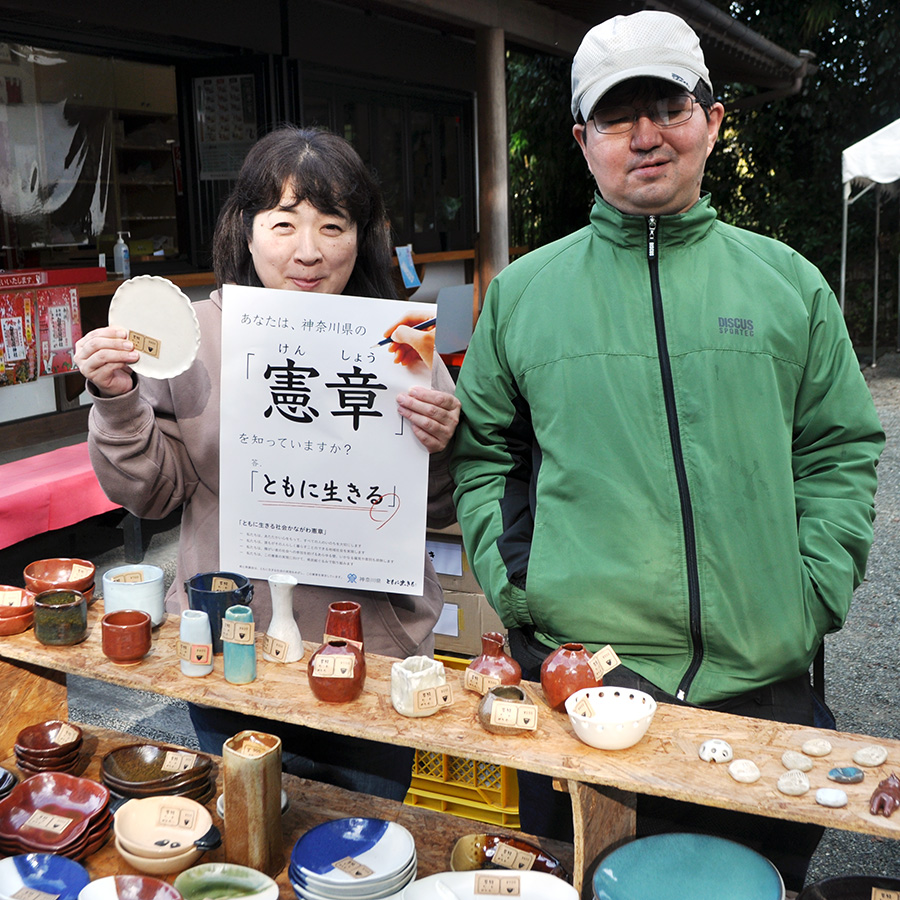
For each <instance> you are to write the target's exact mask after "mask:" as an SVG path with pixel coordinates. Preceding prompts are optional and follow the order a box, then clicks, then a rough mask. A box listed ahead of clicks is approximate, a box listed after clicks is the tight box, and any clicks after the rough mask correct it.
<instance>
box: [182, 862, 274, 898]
mask: <svg viewBox="0 0 900 900" xmlns="http://www.w3.org/2000/svg"><path fill="white" fill-rule="evenodd" d="M175 887H176V888H177V889H178V890H179V891H180V892H181V896H182V897H183V898H184V900H207V898H209V897H216V898H217V900H231V898H237V897H241V898H247V900H278V885H277V884H275V882H274V881H273V880H272V879H271V878H269V876H268V875H264V874H263V873H262V872H257V870H256V869H250V868H248V867H247V866H238V865H235V864H233V863H221V862H219V863H202V864H201V865H199V866H194V867H193V868H191V869H187V870H186V871H184V872H182V873H181V874H180V875H179V876H178V877H177V878H176V879H175Z"/></svg>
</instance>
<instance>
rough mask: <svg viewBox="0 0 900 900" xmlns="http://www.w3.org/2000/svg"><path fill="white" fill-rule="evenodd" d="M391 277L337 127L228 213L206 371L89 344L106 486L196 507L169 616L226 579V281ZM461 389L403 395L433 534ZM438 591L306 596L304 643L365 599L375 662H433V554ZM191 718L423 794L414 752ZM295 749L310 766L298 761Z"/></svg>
mask: <svg viewBox="0 0 900 900" xmlns="http://www.w3.org/2000/svg"><path fill="white" fill-rule="evenodd" d="M390 265H391V249H390V242H389V231H388V225H387V220H386V216H385V210H384V206H383V203H382V200H381V195H380V192H379V190H378V187H377V185H376V184H375V182H374V180H373V179H372V177H371V175H370V174H369V172H368V170H367V169H366V167H365V165H364V164H363V162H362V160H361V159H360V158H359V156H358V154H357V153H356V151H355V150H353V148H352V147H351V146H350V144H348V143H347V142H346V141H344V140H343V139H342V138H340V137H338V136H336V135H333V134H330V133H328V132H325V131H318V130H311V129H306V130H304V129H297V128H282V129H279V130H277V131H274V132H272V133H270V134H268V135H267V136H266V137H264V138H262V139H261V140H260V141H259V142H258V143H257V144H256V145H255V146H254V147H253V148H252V149H251V150H250V152H249V153H248V155H247V158H246V160H245V161H244V164H243V166H242V168H241V172H240V175H239V176H238V180H237V183H236V185H235V187H234V190H233V191H232V193H231V195H230V197H229V198H228V199H227V200H226V202H225V204H224V206H223V208H222V211H221V213H220V216H219V221H218V224H217V226H216V232H215V237H214V242H213V266H214V269H215V274H216V284H217V288H218V289H217V290H216V292H214V293H213V294H212V296H211V297H210V298H209V299H208V300H205V301H201V302H199V303H195V304H194V310H195V312H196V313H197V317H198V320H199V322H200V331H201V339H200V350H199V353H198V356H197V359H196V360H195V361H194V364H193V365H192V366H191V368H190V369H189V370H188V371H187V372H185V373H183V374H182V375H179V376H177V377H176V378H171V379H168V380H164V381H155V380H152V379H145V378H139V377H137V376H135V375H134V373H133V372H132V371H131V369H130V367H129V365H130V364H131V363H134V362H136V361H137V359H138V353H137V352H136V351H135V350H134V347H133V345H132V344H131V343H130V342H129V341H128V340H127V333H126V332H125V331H123V330H122V329H117V328H111V327H110V328H100V329H97V330H95V331H92V332H90V333H89V334H87V335H85V336H84V337H83V338H82V339H81V340H80V341H79V342H78V344H77V345H76V353H75V362H76V364H77V366H78V368H79V369H80V371H81V372H82V374H83V375H84V376H85V377H86V378H87V380H88V390H89V391H90V392H91V393H92V394H93V397H94V404H93V407H92V409H91V415H90V422H89V445H90V450H91V459H92V462H93V465H94V469H95V471H96V473H97V477H98V479H99V480H100V483H101V485H102V486H103V489H104V490H105V491H106V493H107V495H108V496H109V497H110V498H111V499H113V500H115V501H116V502H117V503H121V504H122V506H124V507H125V508H126V509H128V510H129V511H130V512H133V513H134V514H135V515H138V516H141V517H143V518H162V517H164V516H166V515H167V514H168V513H170V512H172V511H173V510H175V509H177V508H178V507H180V506H183V514H182V524H181V534H180V540H179V546H178V562H177V573H176V577H175V581H174V583H173V584H172V586H171V588H170V589H169V592H168V595H167V598H166V606H167V609H168V610H169V611H171V612H174V613H180V611H181V610H183V609H186V608H187V605H188V604H187V596H186V593H185V590H184V581H185V579H187V578H190V577H191V576H193V575H195V574H196V573H198V572H209V571H216V570H217V569H219V568H220V561H219V556H218V544H219V521H218V512H219V409H220V407H219V373H220V362H221V319H222V307H221V294H220V291H221V287H222V285H223V284H226V283H235V284H243V285H251V286H256V287H266V288H280V289H283V290H299V291H316V292H320V293H329V294H340V293H346V294H351V295H355V296H369V297H394V296H395V290H394V287H393V281H392V278H391V272H390ZM452 392H453V381H452V379H451V378H450V375H449V373H448V372H447V370H446V367H444V366H443V364H442V363H441V362H440V358H437V359H435V361H434V367H433V369H432V388H431V389H427V388H419V387H416V388H412V389H411V390H410V391H409V392H408V393H407V394H401V395H400V396H399V397H398V398H397V406H398V411H399V413H400V415H402V416H404V417H405V418H406V419H407V420H408V421H409V422H410V425H411V426H412V430H413V432H414V434H415V435H416V437H417V438H418V439H419V440H420V441H421V442H422V444H423V445H424V446H425V447H426V448H427V449H428V450H429V451H430V453H431V457H430V469H429V492H428V523H429V526H431V527H443V526H445V525H448V524H450V523H451V522H452V521H453V520H454V518H455V513H454V511H453V505H452V499H451V491H452V484H451V480H450V474H449V471H448V467H447V458H448V456H449V453H448V445H449V443H450V440H451V438H452V437H453V433H454V431H455V429H456V424H457V422H458V419H459V401H458V400H456V398H455V397H454V396H453V393H452ZM222 567H224V568H227V561H225V562H224V564H223V566H222ZM424 581H425V589H424V591H423V593H422V595H420V596H408V595H400V594H386V593H383V592H374V591H373V592H367V591H344V590H341V589H337V588H328V587H322V586H312V585H299V586H298V587H297V588H295V589H294V616H295V618H296V620H297V623H298V625H299V626H300V631H301V633H302V634H303V635H304V637H306V638H307V639H312V640H315V638H316V637H317V636H318V635H321V634H322V632H323V628H324V623H325V615H326V612H327V608H328V605H329V603H332V602H334V601H335V600H341V599H352V600H355V601H356V602H358V603H360V604H361V606H362V617H363V632H364V634H365V638H366V649H367V651H369V652H374V653H380V654H384V655H388V656H397V657H405V656H410V655H414V654H430V653H431V652H432V651H433V648H434V638H433V635H432V628H433V626H434V623H435V622H436V621H437V618H438V616H439V614H440V611H441V606H442V603H443V598H442V594H441V588H440V584H439V583H438V580H437V576H436V575H435V572H434V568H433V566H432V565H431V562H430V559H429V558H428V555H427V554H426V557H425V579H424ZM252 608H253V612H254V619H255V621H256V627H257V630H258V631H260V632H264V631H265V629H266V626H267V625H268V622H269V619H270V617H271V600H270V597H269V591H268V584H267V583H266V582H265V581H262V580H260V581H256V582H255V584H254V599H253V603H252ZM191 715H192V719H193V720H194V725H195V728H196V729H197V735H198V738H199V740H200V744H201V747H202V748H203V749H204V750H205V751H207V752H214V753H221V747H222V742H223V740H225V739H227V738H228V737H230V736H232V735H233V734H235V733H236V732H237V731H240V730H241V729H242V728H247V727H259V728H260V729H261V730H264V731H265V730H268V731H270V732H275V733H281V734H282V737H283V740H284V750H285V762H286V768H288V769H289V770H290V771H294V772H295V773H296V774H301V775H305V776H308V777H313V778H317V779H319V780H323V781H329V782H332V783H337V784H342V785H344V786H347V787H353V788H356V789H358V790H365V791H367V792H368V793H375V794H379V795H382V796H392V797H394V798H395V799H402V796H403V795H404V794H405V791H406V786H408V782H409V773H410V771H411V756H410V753H408V752H407V751H405V750H401V749H399V748H395V747H385V746H384V745H378V744H371V742H362V741H352V740H350V739H347V738H341V737H339V736H336V735H327V734H324V733H321V732H307V730H305V729H296V728H293V727H285V726H281V725H279V726H278V729H280V731H278V730H277V729H276V723H272V722H265V721H263V722H260V723H258V724H255V723H252V722H248V720H247V718H246V717H240V716H230V715H229V714H226V713H223V712H221V711H218V710H208V709H205V708H202V707H196V706H193V707H192V708H191ZM308 738H312V740H307V739H308ZM311 748H312V749H311ZM292 751H293V752H297V753H298V755H297V756H296V757H292V756H291V752H292ZM313 751H315V752H313ZM354 759H355V760H356V761H355V762H354ZM318 760H320V761H321V763H320V762H318ZM335 760H337V761H338V763H339V765H337V766H335V765H334V762H335ZM366 769H368V771H366Z"/></svg>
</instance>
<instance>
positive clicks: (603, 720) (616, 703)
mask: <svg viewBox="0 0 900 900" xmlns="http://www.w3.org/2000/svg"><path fill="white" fill-rule="evenodd" d="M566 712H567V713H568V714H569V721H570V722H571V723H572V727H573V728H574V729H575V734H576V735H577V736H578V737H579V738H580V739H581V740H582V741H584V742H585V743H586V744H589V745H590V746H591V747H597V748H598V749H599V750H625V749H626V748H627V747H633V746H634V745H635V744H636V743H637V742H638V741H639V740H640V739H641V738H642V737H643V736H644V735H645V734H646V733H647V729H648V728H649V727H650V722H651V721H652V720H653V715H654V713H655V712H656V701H655V700H654V699H653V698H652V697H651V696H650V695H649V694H645V693H644V692H643V691H637V690H634V689H633V688H623V687H590V688H582V689H581V690H580V691H575V693H574V694H572V695H571V696H570V697H569V698H568V699H567V700H566Z"/></svg>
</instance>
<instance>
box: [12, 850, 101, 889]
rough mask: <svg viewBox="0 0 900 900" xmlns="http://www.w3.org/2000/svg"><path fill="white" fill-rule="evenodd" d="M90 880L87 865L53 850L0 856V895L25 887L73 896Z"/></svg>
mask: <svg viewBox="0 0 900 900" xmlns="http://www.w3.org/2000/svg"><path fill="white" fill-rule="evenodd" d="M90 880H91V878H90V875H88V873H87V869H85V868H84V866H82V865H80V864H79V863H77V862H73V861H72V860H71V859H66V857H64V856H57V855H55V854H53V853H25V854H21V855H18V856H10V857H7V858H6V859H0V897H2V898H7V897H12V896H14V895H16V894H19V892H20V891H21V892H22V895H25V893H26V891H27V890H31V891H39V892H41V893H44V894H49V895H50V896H52V897H55V898H58V900H77V898H78V893H79V891H81V890H82V888H84V887H85V886H86V885H87V884H88V882H89V881H90Z"/></svg>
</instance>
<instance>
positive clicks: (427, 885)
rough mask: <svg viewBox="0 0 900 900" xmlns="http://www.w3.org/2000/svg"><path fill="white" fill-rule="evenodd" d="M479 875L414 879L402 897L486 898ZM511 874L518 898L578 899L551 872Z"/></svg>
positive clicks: (430, 899) (408, 899) (432, 899)
mask: <svg viewBox="0 0 900 900" xmlns="http://www.w3.org/2000/svg"><path fill="white" fill-rule="evenodd" d="M479 874H484V873H483V872H482V873H479V872H438V873H437V874H436V875H429V876H428V877H427V878H420V879H419V880H418V881H414V882H412V884H410V885H408V886H407V887H406V888H405V889H404V891H403V894H402V897H403V900H435V898H437V897H444V896H452V897H456V900H484V897H485V895H484V894H483V893H481V894H476V893H475V880H476V878H477V877H478V876H479ZM491 874H501V873H491ZM510 876H511V877H513V878H515V879H517V881H518V887H519V893H518V894H516V897H517V898H518V900H578V891H576V890H575V888H573V887H572V885H571V884H566V883H565V882H564V881H563V880H562V879H561V878H557V877H556V876H555V875H548V874H547V873H546V872H515V873H512V872H511V873H510ZM439 884H440V885H443V886H444V887H445V888H448V889H449V890H450V891H452V892H453V893H452V894H449V895H448V894H446V893H442V892H441V890H440V888H439V887H438V886H437V885H439ZM647 896H648V897H649V896H650V895H647Z"/></svg>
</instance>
